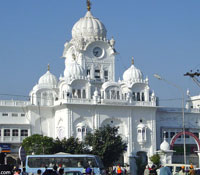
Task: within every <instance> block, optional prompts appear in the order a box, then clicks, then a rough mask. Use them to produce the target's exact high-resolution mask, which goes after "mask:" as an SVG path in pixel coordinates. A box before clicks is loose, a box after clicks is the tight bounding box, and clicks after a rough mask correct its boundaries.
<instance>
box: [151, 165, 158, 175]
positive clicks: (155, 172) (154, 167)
mask: <svg viewBox="0 0 200 175" xmlns="http://www.w3.org/2000/svg"><path fill="white" fill-rule="evenodd" d="M156 170H157V168H156V166H155V165H152V166H151V170H150V174H151V175H157V171H156Z"/></svg>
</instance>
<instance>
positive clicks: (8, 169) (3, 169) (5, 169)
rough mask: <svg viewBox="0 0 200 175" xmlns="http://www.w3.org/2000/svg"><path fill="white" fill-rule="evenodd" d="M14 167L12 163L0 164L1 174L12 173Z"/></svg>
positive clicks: (7, 174) (10, 174)
mask: <svg viewBox="0 0 200 175" xmlns="http://www.w3.org/2000/svg"><path fill="white" fill-rule="evenodd" d="M12 174H13V173H12V167H11V166H10V165H0V175H12Z"/></svg>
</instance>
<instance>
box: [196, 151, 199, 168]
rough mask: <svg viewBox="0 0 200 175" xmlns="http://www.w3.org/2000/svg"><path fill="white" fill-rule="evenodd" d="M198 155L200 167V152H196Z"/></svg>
mask: <svg viewBox="0 0 200 175" xmlns="http://www.w3.org/2000/svg"><path fill="white" fill-rule="evenodd" d="M195 152H196V153H197V154H198V157H199V167H200V151H195Z"/></svg>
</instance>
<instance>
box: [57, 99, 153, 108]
mask: <svg viewBox="0 0 200 175" xmlns="http://www.w3.org/2000/svg"><path fill="white" fill-rule="evenodd" d="M66 103H69V104H94V103H95V104H113V105H129V106H156V102H151V101H149V102H148V101H131V102H129V101H128V100H122V99H100V100H98V102H95V100H93V99H85V98H66V99H62V100H58V101H56V102H55V105H60V104H66Z"/></svg>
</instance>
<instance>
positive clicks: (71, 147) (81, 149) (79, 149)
mask: <svg viewBox="0 0 200 175" xmlns="http://www.w3.org/2000/svg"><path fill="white" fill-rule="evenodd" d="M61 143H62V150H63V151H64V152H67V153H70V154H86V153H89V150H88V149H87V148H86V147H85V145H84V143H82V142H79V140H78V138H74V137H70V138H69V139H67V140H66V139H63V140H62V141H61Z"/></svg>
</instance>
